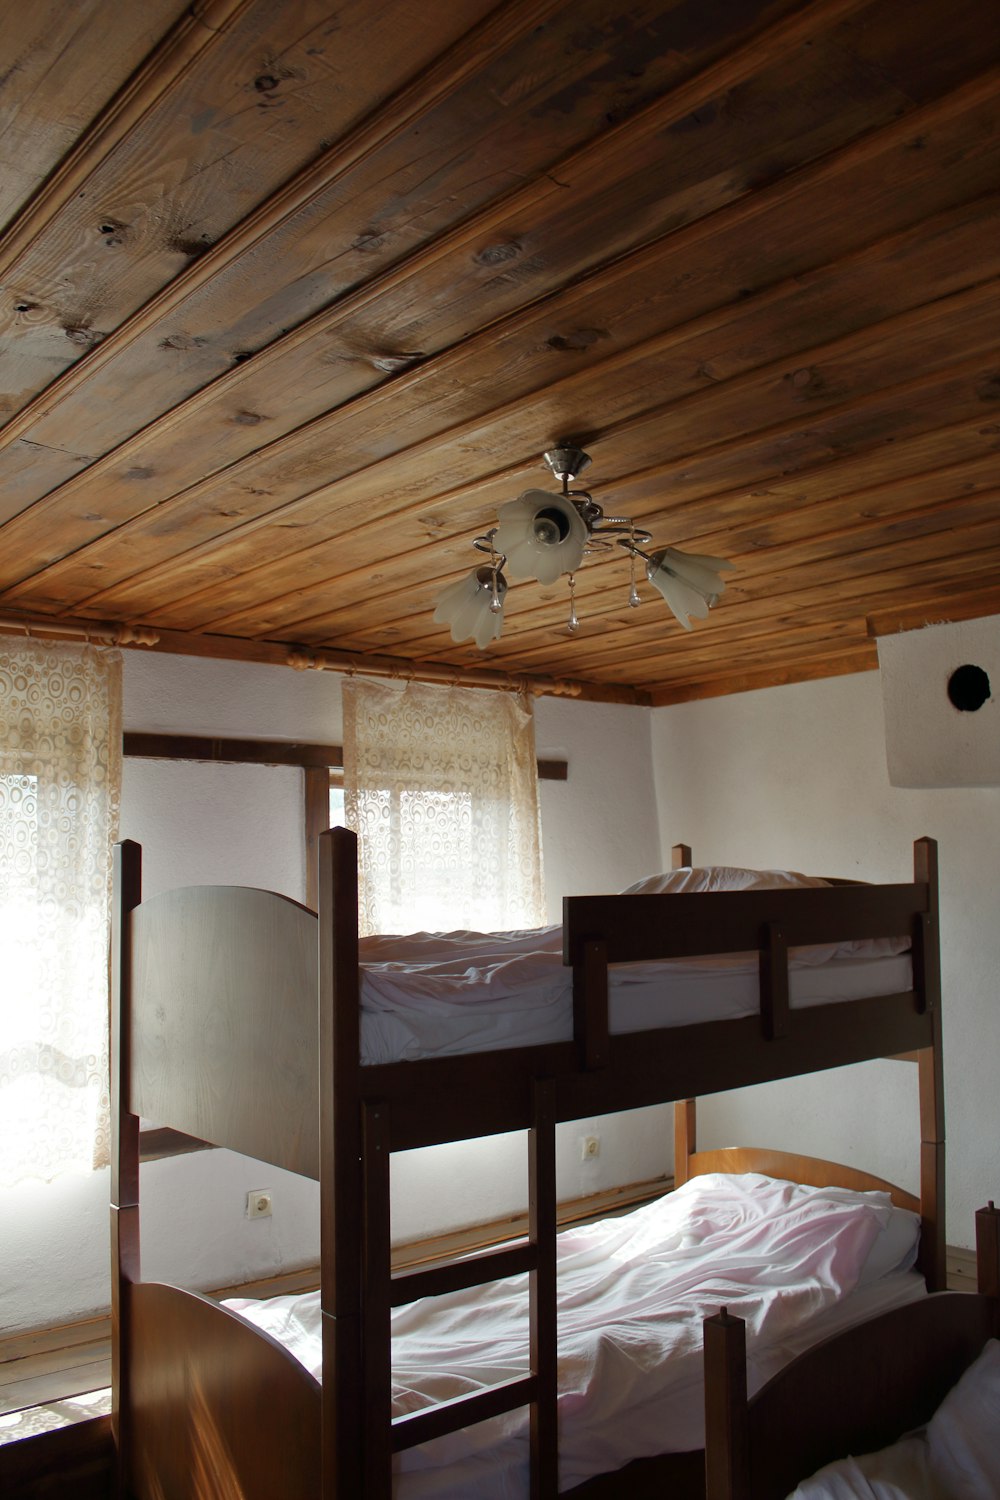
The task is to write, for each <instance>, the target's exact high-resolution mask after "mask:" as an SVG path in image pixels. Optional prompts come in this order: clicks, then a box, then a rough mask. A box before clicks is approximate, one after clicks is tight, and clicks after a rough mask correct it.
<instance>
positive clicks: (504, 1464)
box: [226, 1173, 923, 1500]
mask: <svg viewBox="0 0 1000 1500" xmlns="http://www.w3.org/2000/svg"><path fill="white" fill-rule="evenodd" d="M917 1232H918V1226H917V1221H916V1216H915V1215H913V1214H908V1213H906V1212H905V1211H904V1210H900V1209H895V1208H893V1207H892V1206H891V1204H890V1202H889V1199H888V1197H887V1196H886V1195H885V1194H882V1193H865V1194H850V1193H845V1192H843V1191H842V1190H836V1189H826V1190H820V1189H813V1188H806V1187H802V1186H800V1185H798V1184H793V1183H788V1182H778V1181H774V1180H772V1179H770V1178H767V1177H761V1176H758V1175H757V1174H749V1173H748V1174H743V1175H735V1176H725V1175H720V1174H708V1175H705V1176H703V1177H698V1178H694V1179H693V1180H692V1181H691V1182H689V1183H687V1184H686V1185H685V1186H684V1187H681V1188H679V1189H678V1190H677V1191H676V1192H673V1193H670V1194H668V1195H667V1196H666V1197H664V1198H662V1199H660V1200H658V1201H657V1202H656V1203H653V1204H650V1205H648V1206H647V1207H645V1208H642V1209H638V1210H637V1211H636V1212H634V1213H632V1214H629V1215H627V1216H624V1217H620V1218H614V1219H606V1220H603V1221H602V1222H601V1223H598V1224H592V1225H588V1226H585V1227H582V1228H578V1229H571V1230H567V1231H565V1232H564V1233H563V1234H561V1235H560V1236H559V1244H558V1265H559V1297H560V1304H559V1305H560V1312H559V1336H560V1365H559V1369H560V1373H559V1392H560V1394H559V1421H560V1450H561V1453H560V1482H561V1486H562V1487H563V1488H568V1487H570V1486H571V1485H573V1484H577V1483H580V1482H581V1481H582V1480H584V1479H586V1478H588V1477H589V1476H590V1475H592V1474H595V1473H601V1472H605V1471H609V1470H613V1469H616V1468H619V1467H620V1466H621V1465H622V1464H624V1463H626V1462H627V1461H628V1460H629V1459H630V1458H633V1457H638V1456H641V1455H644V1454H652V1453H660V1452H664V1451H671V1450H673V1451H682V1450H685V1449H688V1448H697V1447H700V1446H701V1444H702V1442H703V1430H704V1429H703V1415H702V1320H703V1319H704V1318H705V1317H706V1316H709V1315H711V1314H713V1313H715V1312H717V1311H718V1309H719V1308H720V1307H722V1306H727V1307H729V1308H730V1309H731V1310H732V1311H734V1312H736V1313H738V1314H739V1316H740V1317H742V1318H745V1319H746V1320H747V1324H748V1328H747V1335H748V1357H749V1358H748V1363H749V1381H750V1387H751V1389H756V1388H757V1386H758V1385H760V1384H762V1383H763V1381H764V1380H766V1379H768V1378H770V1376H771V1374H773V1373H774V1370H775V1369H777V1368H779V1367H780V1366H781V1365H782V1364H783V1363H785V1362H786V1361H787V1360H788V1359H790V1358H792V1357H794V1355H795V1354H797V1353H799V1352H800V1350H801V1349H803V1348H805V1347H807V1346H808V1345H809V1344H810V1343H813V1342H815V1341H816V1340H817V1339H820V1338H824V1337H826V1336H827V1335H828V1334H829V1333H830V1332H832V1331H834V1329H835V1328H837V1327H839V1326H842V1325H844V1324H846V1322H853V1321H857V1320H858V1319H859V1318H864V1317H870V1316H872V1315H873V1313H874V1312H875V1311H881V1310H882V1309H883V1308H884V1307H885V1306H887V1305H895V1304H896V1303H898V1302H901V1301H906V1300H910V1299H911V1298H913V1297H915V1296H919V1295H922V1292H923V1282H922V1280H921V1278H920V1277H918V1276H917V1275H916V1274H915V1273H912V1272H910V1271H909V1270H908V1267H909V1266H910V1265H912V1262H913V1258H914V1256H915V1253H916V1237H917ZM887 1265H890V1266H891V1267H893V1268H895V1274H892V1275H888V1276H887V1277H885V1279H884V1280H878V1281H876V1280H875V1279H874V1278H875V1277H876V1276H877V1275H878V1274H879V1273H880V1272H881V1271H883V1270H885V1269H886V1267H887ZM852 1294H853V1295H852ZM845 1298H847V1299H848V1300H849V1303H850V1305H851V1310H850V1311H847V1310H846V1306H847V1304H845V1300H844V1299H845ZM226 1305H227V1306H228V1307H231V1308H234V1309H235V1310H236V1311H238V1312H241V1313H242V1314H243V1315H244V1316H245V1317H247V1318H249V1319H250V1320H251V1321H252V1322H254V1323H256V1324H257V1325H258V1326H259V1327H261V1328H264V1329H266V1331H267V1332H268V1333H270V1334H272V1335H273V1336H274V1337H275V1338H277V1339H278V1340H279V1341H280V1342H282V1343H283V1344H285V1345H286V1346H287V1347H288V1348H289V1349H290V1350H291V1351H292V1352H293V1353H294V1354H295V1355H296V1356H297V1357H298V1358H299V1359H300V1360H301V1361H302V1363H303V1364H305V1365H306V1367H307V1368H309V1369H310V1370H311V1371H312V1372H313V1373H314V1374H315V1375H317V1377H318V1376H319V1372H320V1368H321V1352H320V1314H319V1299H318V1296H317V1295H310V1296H306V1297H297V1298H291V1297H278V1298H274V1299H272V1300H271V1301H269V1302H263V1303H261V1302H257V1303H253V1302H246V1301H243V1300H239V1299H236V1300H232V1301H229V1302H227V1304H226ZM526 1308H527V1298H526V1278H525V1277H523V1276H519V1277H511V1278H509V1279H507V1280H504V1281H498V1282H494V1283H491V1284H490V1285H489V1286H488V1287H486V1288H483V1287H476V1288H473V1289H471V1290H469V1291H464V1292H457V1293H454V1294H451V1295H449V1296H447V1297H440V1298H426V1299H423V1300H421V1301H419V1302H416V1303H412V1304H410V1305H409V1306H407V1307H402V1308H399V1309H397V1310H396V1311H395V1312H394V1314H393V1395H394V1409H395V1411H396V1412H397V1413H402V1412H407V1411H413V1410H417V1409H419V1408H421V1407H423V1406H427V1405H429V1404H432V1403H433V1402H435V1401H440V1400H444V1399H446V1398H448V1397H450V1396H454V1395H456V1394H459V1393H463V1392H472V1391H477V1390H481V1389H483V1388H485V1387H488V1386H490V1385H493V1384H496V1383H497V1382H498V1381H501V1380H505V1379H508V1378H511V1377H513V1376H518V1375H523V1374H525V1373H526V1372H527V1312H526ZM527 1425H528V1413H527V1411H526V1410H519V1411H516V1412H511V1413H509V1414H507V1415H505V1416H503V1417H501V1418H497V1419H494V1420H492V1421H490V1422H485V1423H481V1424H479V1425H478V1426H475V1427H471V1428H468V1429H466V1430H464V1431H462V1432H458V1433H455V1434H453V1435H451V1436H449V1437H446V1438H441V1439H438V1440H437V1441H435V1442H433V1443H429V1444H426V1445H424V1446H422V1447H421V1448H417V1449H414V1450H412V1451H410V1452H407V1453H404V1454H402V1455H400V1457H399V1460H398V1470H399V1480H398V1484H397V1494H398V1495H399V1496H400V1497H403V1500H418V1497H429V1496H433V1497H435V1500H468V1497H469V1496H472V1495H475V1496H476V1497H477V1500H514V1497H518V1500H523V1497H526V1496H527V1493H528V1480H527V1472H528V1454H527Z"/></svg>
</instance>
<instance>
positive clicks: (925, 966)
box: [913, 838, 947, 1292]
mask: <svg viewBox="0 0 1000 1500" xmlns="http://www.w3.org/2000/svg"><path fill="white" fill-rule="evenodd" d="M913 878H914V880H915V881H916V882H917V884H920V885H926V886H927V911H926V913H924V915H923V916H922V917H921V919H920V921H919V922H918V924H917V927H916V930H915V931H914V934H913V971H914V972H913V982H914V987H915V989H916V992H917V994H918V996H919V998H920V1004H921V1005H922V1007H923V1008H924V1009H925V1010H926V1012H927V1013H928V1015H929V1017H930V1022H931V1038H932V1040H931V1045H930V1046H929V1047H924V1048H921V1050H920V1051H919V1052H918V1054H917V1067H918V1070H919V1088H920V1219H921V1227H920V1258H919V1267H920V1270H921V1271H922V1272H923V1274H924V1277H925V1279H926V1281H927V1289H928V1291H931V1292H941V1291H944V1289H945V1286H946V1284H947V1280H946V1268H945V1256H946V1232H945V1230H946V1226H945V1130H944V1073H943V1066H942V1057H941V960H940V951H939V941H938V857H937V844H936V842H935V841H934V839H929V838H922V839H917V841H916V843H915V844H914V846H913Z"/></svg>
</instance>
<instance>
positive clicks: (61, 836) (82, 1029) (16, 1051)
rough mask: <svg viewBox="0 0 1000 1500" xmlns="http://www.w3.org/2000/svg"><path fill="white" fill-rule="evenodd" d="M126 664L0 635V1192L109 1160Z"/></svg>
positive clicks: (113, 654)
mask: <svg viewBox="0 0 1000 1500" xmlns="http://www.w3.org/2000/svg"><path fill="white" fill-rule="evenodd" d="M120 793H121V657H120V654H119V653H118V652H117V651H107V650H102V649H100V648H98V647H95V646H77V645H64V644H62V643H59V644H55V643H41V642H38V641H33V640H22V639H19V638H11V637H5V636H0V962H2V975H3V977H2V980H0V1182H2V1183H4V1184H6V1185H10V1184H12V1183H14V1182H18V1181H20V1180H22V1179H23V1178H27V1177H38V1178H42V1179H43V1180H46V1181H47V1180H49V1179H51V1178H53V1177H55V1176H57V1175H58V1174H59V1173H60V1172H64V1171H72V1170H77V1171H86V1170H90V1169H91V1168H92V1167H96V1166H103V1165H105V1164H106V1163H107V1161H108V1154H109V1153H108V1146H109V1141H108V930H109V915H110V882H111V849H112V843H113V840H114V838H115V836H116V833H117V824H118V804H119V797H120Z"/></svg>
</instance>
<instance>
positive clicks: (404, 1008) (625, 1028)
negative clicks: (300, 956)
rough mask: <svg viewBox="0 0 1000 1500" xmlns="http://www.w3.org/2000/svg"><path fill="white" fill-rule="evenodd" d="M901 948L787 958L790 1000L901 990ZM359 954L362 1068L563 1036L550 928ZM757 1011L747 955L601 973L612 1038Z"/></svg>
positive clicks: (567, 977) (849, 946)
mask: <svg viewBox="0 0 1000 1500" xmlns="http://www.w3.org/2000/svg"><path fill="white" fill-rule="evenodd" d="M664 899H669V898H664ZM908 947H909V941H908V940H907V939H900V940H899V941H898V942H897V941H896V940H889V941H888V942H886V941H885V940H878V941H877V942H875V943H871V944H864V945H862V944H858V943H845V944H839V945H835V944H827V945H824V946H822V947H814V948H802V949H798V950H795V952H794V955H793V957H792V958H791V960H790V964H789V974H790V979H789V994H790V1003H791V1004H792V1005H793V1006H808V1005H820V1004H828V1003H833V1002H836V1001H839V1000H856V999H861V998H864V997H865V996H868V995H880V994H895V993H898V992H900V991H903V990H908V989H909V988H910V986H911V967H910V958H909V954H908V953H907V952H905V951H902V950H905V949H907V948H908ZM360 958H361V1058H362V1062H365V1063H384V1062H395V1061H398V1060H400V1059H404V1058H405V1059H412V1058H418V1057H429V1056H447V1055H449V1054H452V1053H460V1052H485V1051H490V1050H492V1049H495V1048H500V1047H514V1046H534V1045H538V1044H540V1043H543V1042H555V1041H566V1040H568V1039H569V1038H570V1037H571V1036H572V1034H573V995H572V984H573V977H572V971H571V970H570V969H568V968H566V967H565V966H564V964H563V961H562V928H561V927H558V926H557V927H541V928H536V929H533V930H529V931H522V932H487V933H482V932H418V933H412V934H410V935H408V936H406V937H396V936H392V937H378V936H377V937H368V938H363V939H362V940H361V947H360ZM758 1008H759V987H758V961H757V955H756V953H753V954H746V953H743V954H725V955H721V956H716V957H707V958H694V959H683V960H671V961H669V962H660V963H636V964H617V965H615V966H614V967H613V968H612V970H611V973H610V979H609V1022H610V1028H611V1031H612V1032H614V1033H618V1034H621V1033H625V1032H630V1031H645V1030H649V1029H653V1028H656V1027H661V1026H688V1025H693V1024H694V1023H696V1022H699V1021H711V1020H730V1019H735V1018H737V1017H739V1016H748V1015H753V1014H754V1013H755V1012H756V1011H757V1009H758Z"/></svg>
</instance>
